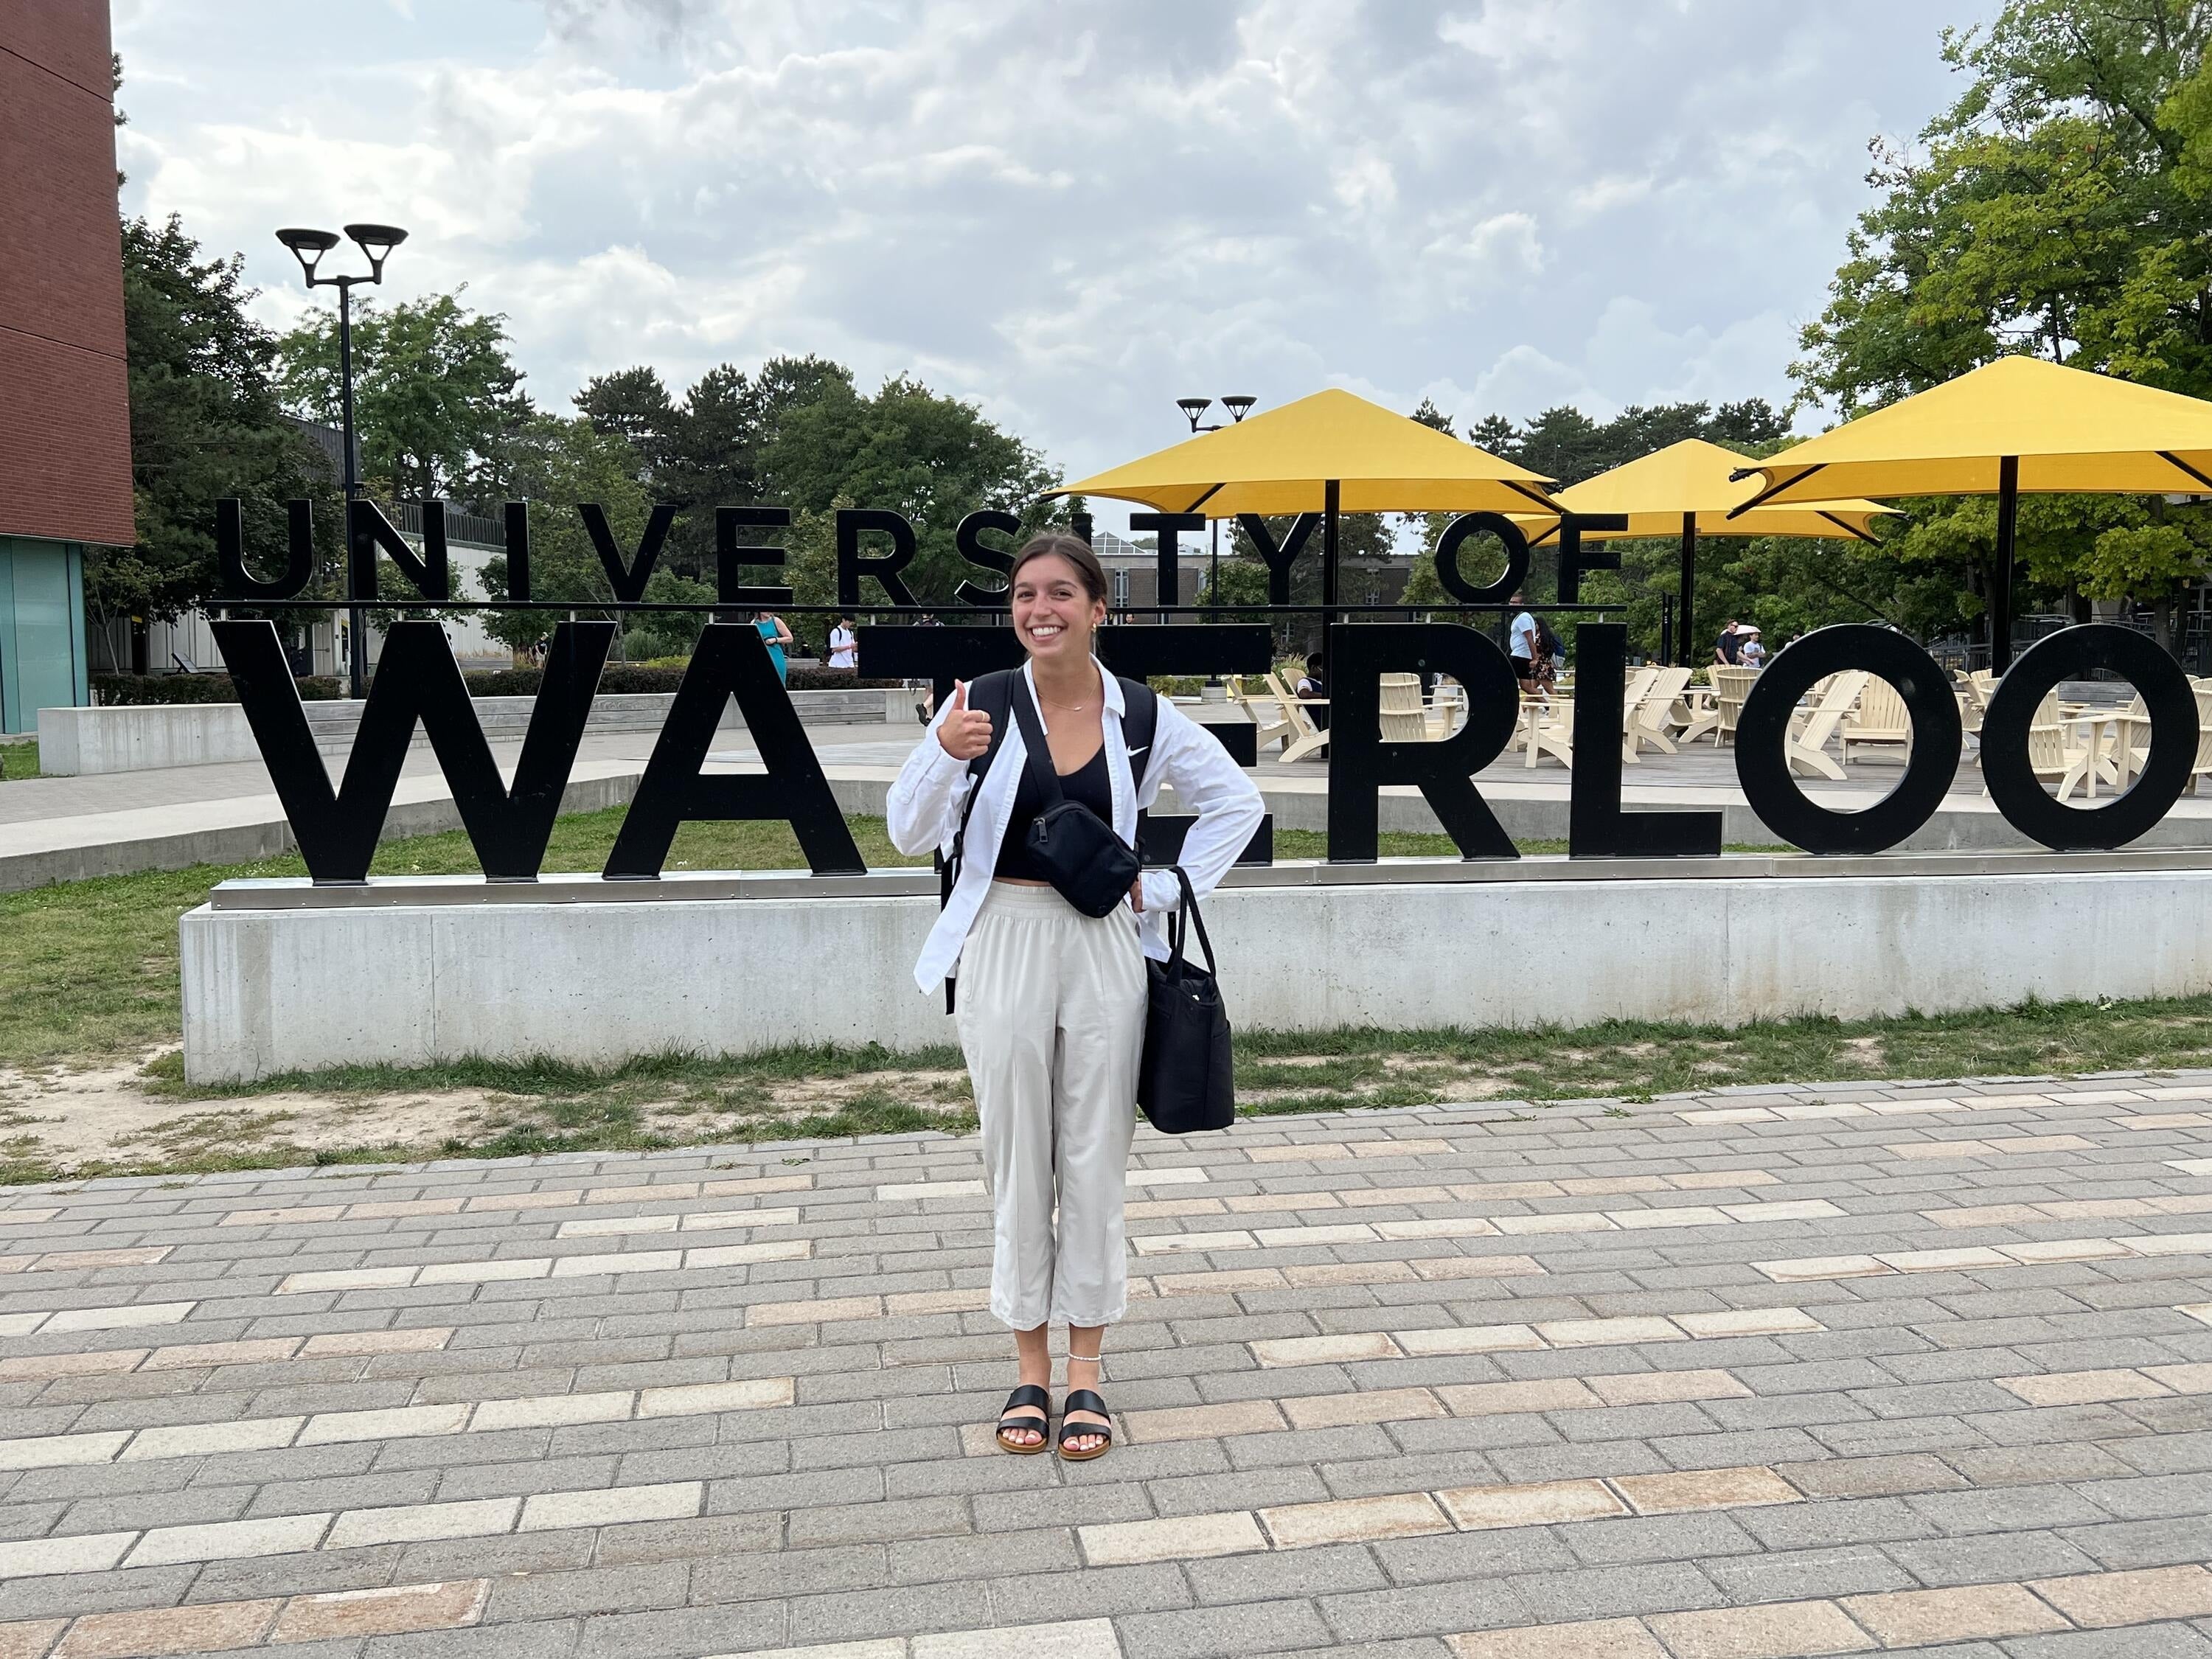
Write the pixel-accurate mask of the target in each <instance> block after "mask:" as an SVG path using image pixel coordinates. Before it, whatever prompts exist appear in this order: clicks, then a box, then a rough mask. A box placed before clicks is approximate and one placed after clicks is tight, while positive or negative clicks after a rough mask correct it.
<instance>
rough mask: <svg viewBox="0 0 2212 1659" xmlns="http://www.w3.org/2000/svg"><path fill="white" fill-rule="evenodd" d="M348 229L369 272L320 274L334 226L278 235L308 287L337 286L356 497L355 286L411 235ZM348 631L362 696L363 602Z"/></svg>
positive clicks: (349, 491) (348, 482)
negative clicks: (298, 263)
mask: <svg viewBox="0 0 2212 1659" xmlns="http://www.w3.org/2000/svg"><path fill="white" fill-rule="evenodd" d="M345 234H347V235H349V236H350V237H352V238H353V240H354V241H355V243H356V245H357V246H359V247H360V249H361V251H362V252H363V253H365V254H367V255H368V276H317V275H316V274H315V265H316V264H317V262H318V261H319V260H320V259H321V258H322V257H323V255H325V253H328V252H330V251H331V249H332V248H334V247H336V246H337V245H338V239H337V236H336V235H335V234H332V233H331V232H330V231H327V230H301V229H298V228H294V229H290V230H280V231H278V232H277V233H276V240H278V241H280V242H282V243H283V244H284V246H286V247H289V248H290V249H291V250H292V255H293V257H294V258H296V259H297V260H299V262H300V269H301V270H302V271H303V272H305V273H306V275H307V286H308V287H309V288H311V289H316V288H334V289H337V291H338V388H339V390H338V398H339V407H340V408H341V410H343V424H344V439H343V442H344V445H345V460H344V470H345V495H346V499H347V500H348V501H351V500H353V499H354V497H355V496H356V495H360V494H361V469H360V467H359V466H358V465H356V463H355V456H354V439H353V290H354V287H355V284H356V283H382V282H383V281H384V262H385V261H386V259H388V258H391V257H392V249H394V248H396V247H398V246H399V245H400V244H401V243H402V242H404V241H405V240H407V233H406V232H405V231H404V230H402V229H400V228H399V227H398V226H397V225H348V226H347V227H346V228H345ZM349 597H351V596H349ZM346 633H347V649H346V670H347V680H348V684H349V690H351V691H352V693H353V695H354V696H356V697H358V696H362V694H363V692H364V691H365V690H367V688H368V621H367V617H366V614H365V613H364V612H363V611H362V608H361V606H360V605H348V606H347V607H346Z"/></svg>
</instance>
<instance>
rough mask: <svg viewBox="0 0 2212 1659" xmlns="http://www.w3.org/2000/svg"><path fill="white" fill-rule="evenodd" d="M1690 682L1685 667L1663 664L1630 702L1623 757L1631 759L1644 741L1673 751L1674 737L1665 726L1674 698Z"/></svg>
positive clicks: (1671, 714)
mask: <svg viewBox="0 0 2212 1659" xmlns="http://www.w3.org/2000/svg"><path fill="white" fill-rule="evenodd" d="M1689 683H1690V671H1689V670H1688V669H1686V668H1662V669H1661V670H1660V671H1658V673H1657V674H1656V675H1655V676H1654V677H1653V678H1652V680H1651V684H1650V685H1649V686H1647V687H1645V688H1644V695H1643V696H1642V697H1640V698H1638V700H1637V701H1636V702H1633V703H1631V704H1630V705H1629V707H1628V709H1627V717H1626V736H1627V743H1628V747H1627V748H1626V750H1623V751H1622V752H1623V753H1624V755H1625V756H1626V758H1628V759H1630V760H1634V759H1635V758H1636V755H1637V750H1638V749H1639V748H1641V747H1642V746H1643V745H1644V744H1647V743H1648V744H1651V745H1652V746H1653V747H1654V748H1656V749H1659V750H1663V751H1665V752H1666V753H1668V754H1669V755H1671V754H1673V753H1674V738H1671V737H1669V736H1668V731H1667V728H1668V726H1671V725H1672V724H1673V723H1674V699H1675V698H1677V697H1679V696H1681V695H1682V690H1683V688H1684V687H1685V686H1686V685H1688V684H1689Z"/></svg>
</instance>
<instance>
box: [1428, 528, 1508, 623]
mask: <svg viewBox="0 0 2212 1659" xmlns="http://www.w3.org/2000/svg"><path fill="white" fill-rule="evenodd" d="M1486 530H1487V531H1488V532H1490V533H1491V534H1492V535H1493V536H1495V537H1497V538H1498V540H1499V541H1501V542H1503V543H1504V544H1505V574H1504V575H1502V576H1500V577H1499V578H1498V580H1496V581H1494V582H1492V583H1491V584H1490V586H1487V587H1477V586H1475V585H1474V583H1473V582H1471V581H1469V580H1468V579H1467V577H1466V575H1465V574H1462V571H1461V569H1460V568H1459V550H1460V546H1461V544H1462V543H1464V542H1466V541H1467V540H1468V538H1470V537H1473V536H1476V535H1479V534H1480V533H1481V532H1483V531H1486ZM1527 576H1528V538H1527V537H1526V536H1524V535H1522V533H1521V526H1519V525H1517V524H1516V523H1514V522H1513V520H1510V519H1509V518H1507V517H1506V516H1505V515H1504V513H1461V514H1460V515H1459V517H1457V518H1456V519H1454V520H1452V521H1451V522H1450V523H1449V524H1448V525H1446V526H1444V533H1443V535H1442V536H1441V537H1439V538H1437V580H1438V581H1439V582H1441V583H1442V584H1443V590H1444V592H1447V593H1449V594H1450V595H1451V596H1452V598H1454V599H1457V600H1458V601H1459V602H1460V603H1461V604H1462V605H1504V603H1505V602H1506V601H1507V600H1509V599H1511V598H1512V597H1513V590H1514V589H1516V587H1518V586H1521V583H1522V580H1524V579H1525V578H1526V577H1527Z"/></svg>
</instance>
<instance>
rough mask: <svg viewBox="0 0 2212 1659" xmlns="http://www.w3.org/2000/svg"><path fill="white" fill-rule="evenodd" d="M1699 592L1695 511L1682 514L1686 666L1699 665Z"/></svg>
mask: <svg viewBox="0 0 2212 1659" xmlns="http://www.w3.org/2000/svg"><path fill="white" fill-rule="evenodd" d="M1697 593H1698V515H1697V514H1696V513H1684V514H1683V515H1682V621H1681V629H1682V631H1681V634H1680V635H1679V637H1680V641H1681V643H1682V651H1681V655H1680V659H1679V660H1680V665H1681V666H1683V667H1684V668H1694V667H1695V666H1697V660H1698V659H1697V655H1696V653H1697V649H1698V624H1697V613H1696V611H1695V609H1694V608H1693V607H1694V605H1695V603H1696V599H1697Z"/></svg>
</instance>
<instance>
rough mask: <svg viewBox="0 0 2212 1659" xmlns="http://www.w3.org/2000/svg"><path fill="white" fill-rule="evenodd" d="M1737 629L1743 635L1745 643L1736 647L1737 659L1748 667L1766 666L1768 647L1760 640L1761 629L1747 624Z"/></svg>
mask: <svg viewBox="0 0 2212 1659" xmlns="http://www.w3.org/2000/svg"><path fill="white" fill-rule="evenodd" d="M1736 631H1737V632H1738V634H1740V635H1741V636H1742V640H1743V643H1742V644H1741V645H1739V646H1738V647H1736V648H1735V659H1736V660H1737V661H1738V662H1740V663H1741V664H1742V665H1744V666H1745V667H1746V668H1759V667H1764V666H1765V663H1766V647H1765V646H1763V645H1761V644H1760V643H1759V630H1758V629H1756V628H1752V627H1748V626H1747V627H1744V628H1741V629H1737V630H1736Z"/></svg>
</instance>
